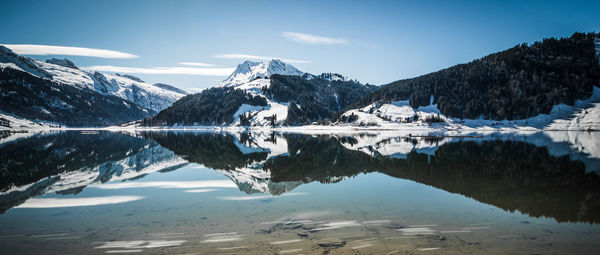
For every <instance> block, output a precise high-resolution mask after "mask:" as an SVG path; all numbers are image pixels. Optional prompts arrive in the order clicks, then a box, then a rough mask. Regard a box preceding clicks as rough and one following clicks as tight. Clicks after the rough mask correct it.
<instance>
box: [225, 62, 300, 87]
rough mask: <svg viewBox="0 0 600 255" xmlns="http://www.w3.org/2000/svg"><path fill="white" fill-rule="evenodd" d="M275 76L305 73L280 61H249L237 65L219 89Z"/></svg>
mask: <svg viewBox="0 0 600 255" xmlns="http://www.w3.org/2000/svg"><path fill="white" fill-rule="evenodd" d="M273 74H282V75H297V76H302V75H303V74H304V72H302V71H300V70H298V69H296V67H294V66H292V65H290V64H287V63H284V62H283V61H281V60H279V59H272V60H270V61H268V62H255V61H250V60H247V61H244V63H241V64H239V65H237V68H236V69H235V71H233V73H232V74H231V75H229V77H227V79H225V80H224V81H222V82H221V83H219V85H218V87H237V86H239V85H243V84H245V83H248V82H251V81H253V80H255V79H257V78H268V77H271V75H273Z"/></svg>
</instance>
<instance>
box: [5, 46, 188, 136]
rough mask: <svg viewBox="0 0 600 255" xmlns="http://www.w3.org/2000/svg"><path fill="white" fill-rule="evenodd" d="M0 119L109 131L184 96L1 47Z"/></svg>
mask: <svg viewBox="0 0 600 255" xmlns="http://www.w3.org/2000/svg"><path fill="white" fill-rule="evenodd" d="M0 85H1V86H0V113H2V112H3V113H5V114H10V115H15V116H18V117H21V118H25V119H30V120H37V121H46V122H53V123H57V124H62V125H67V126H107V125H113V124H117V123H122V122H126V121H133V120H138V119H141V118H144V117H150V116H153V115H154V114H156V113H157V112H159V111H160V110H162V109H164V108H166V107H168V106H170V105H171V104H172V103H173V102H175V101H176V100H177V99H179V98H181V97H183V96H185V95H186V94H187V93H185V91H183V90H180V89H177V88H175V87H173V86H170V85H166V84H155V85H152V84H148V83H146V82H144V81H142V80H141V79H139V78H137V77H134V76H130V75H119V74H117V75H109V74H103V73H100V72H87V71H83V70H80V69H79V68H77V66H75V64H73V62H71V61H69V60H67V59H62V60H61V59H49V60H46V61H41V60H36V59H32V58H28V57H23V56H19V55H17V54H16V53H14V52H12V51H11V50H10V49H8V48H6V47H4V46H0Z"/></svg>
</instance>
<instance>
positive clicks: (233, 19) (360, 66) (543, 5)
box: [0, 0, 600, 92]
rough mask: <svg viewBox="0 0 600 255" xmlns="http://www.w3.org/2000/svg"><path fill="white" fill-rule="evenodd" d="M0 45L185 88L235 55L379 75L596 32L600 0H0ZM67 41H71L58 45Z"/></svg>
mask: <svg viewBox="0 0 600 255" xmlns="http://www.w3.org/2000/svg"><path fill="white" fill-rule="evenodd" d="M0 6H1V8H0V24H1V25H0V35H1V36H0V44H4V45H9V46H10V47H9V48H11V49H13V50H15V51H18V52H21V54H25V55H27V56H30V57H33V58H38V59H47V58H53V57H56V58H68V59H70V60H71V61H73V62H74V63H75V64H76V65H77V66H79V67H80V68H85V69H86V70H101V71H105V72H109V73H112V72H120V73H128V74H131V75H134V76H138V77H140V78H142V79H143V80H145V81H147V82H150V83H158V82H161V83H167V84H170V85H173V86H176V87H179V88H182V89H185V90H187V91H189V92H197V91H200V90H201V89H203V88H207V87H213V86H216V85H217V84H218V83H219V82H220V81H222V80H224V79H225V78H227V76H228V74H229V73H231V72H232V71H233V69H234V68H235V67H236V65H237V64H239V63H242V62H243V61H245V60H248V59H253V60H265V59H269V58H279V59H282V60H284V61H286V62H288V63H291V64H292V65H294V66H295V67H297V68H298V69H300V70H301V71H304V72H309V73H313V74H320V73H323V72H334V73H340V74H342V75H345V76H348V77H349V78H351V79H357V80H359V81H360V82H362V83H369V84H375V85H382V84H386V83H389V82H392V81H395V80H399V79H405V78H411V77H415V76H419V75H423V74H427V73H430V72H434V71H437V70H440V69H442V68H446V67H450V66H453V65H456V64H459V63H465V62H469V61H471V60H473V59H477V58H480V57H483V56H485V55H487V54H490V53H493V52H497V51H501V50H504V49H507V48H510V47H513V46H515V45H517V44H521V43H524V42H525V43H532V42H535V41H538V40H541V39H543V38H548V37H568V36H570V35H571V34H573V32H576V31H579V32H600V15H598V14H599V13H600V1H523V0H521V1H481V0H479V1H399V0H398V1H350V0H347V1H260V0H256V1H181V0H180V1H111V0H104V1H82V0H79V1H29V0H17V1H12V0H0ZM64 47H78V48H64Z"/></svg>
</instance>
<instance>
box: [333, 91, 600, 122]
mask: <svg viewBox="0 0 600 255" xmlns="http://www.w3.org/2000/svg"><path fill="white" fill-rule="evenodd" d="M351 115H354V116H356V117H354V118H356V120H354V121H352V122H351V123H342V122H339V123H337V125H341V126H363V127H372V128H391V129H437V130H542V129H543V130H600V88H598V87H593V91H592V96H591V97H589V98H588V99H585V100H577V101H575V103H574V104H573V105H565V104H559V105H555V106H553V107H552V110H551V111H550V113H549V114H540V115H537V116H534V117H531V118H527V119H521V120H500V121H497V120H487V119H483V118H480V119H462V120H461V119H458V118H450V117H447V116H444V115H442V114H441V113H440V111H439V109H438V108H437V105H435V104H433V100H432V101H431V104H430V105H427V106H421V107H418V108H416V109H414V108H412V107H411V106H410V105H409V103H408V101H395V102H392V103H386V104H380V103H377V102H376V103H373V104H371V105H368V106H366V107H363V108H360V109H353V110H349V111H347V112H345V113H344V114H342V116H343V117H345V118H350V117H351ZM438 116H439V118H440V119H441V120H442V121H443V122H441V123H427V122H426V121H425V120H426V119H427V118H432V117H438ZM415 117H416V118H415Z"/></svg>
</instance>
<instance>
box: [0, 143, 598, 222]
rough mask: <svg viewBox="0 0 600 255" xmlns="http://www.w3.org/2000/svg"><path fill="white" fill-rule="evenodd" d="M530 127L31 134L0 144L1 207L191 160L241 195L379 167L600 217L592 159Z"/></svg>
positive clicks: (534, 206)
mask: <svg viewBox="0 0 600 255" xmlns="http://www.w3.org/2000/svg"><path fill="white" fill-rule="evenodd" d="M537 136H538V138H535V139H529V140H532V141H535V142H529V141H528V138H525V139H524V138H523V137H522V136H514V137H511V136H500V137H494V136H485V137H483V138H448V137H393V136H388V137H378V136H377V135H375V136H372V135H360V136H340V135H320V136H310V135H300V134H279V133H268V134H265V133H232V134H229V133H192V132H142V133H138V134H137V135H136V136H131V135H128V134H119V133H112V132H101V133H99V134H95V135H84V134H81V133H79V132H60V133H55V134H38V135H34V136H32V137H29V138H23V139H19V140H17V141H11V142H6V143H4V144H2V145H0V166H1V168H0V173H1V176H0V177H1V178H0V191H1V193H0V211H1V212H5V211H6V210H8V209H10V208H12V207H15V206H18V205H20V204H22V203H24V202H25V201H27V200H28V199H31V198H33V197H36V196H39V195H43V194H51V193H56V194H62V195H69V194H77V193H79V192H80V191H81V190H82V189H84V188H85V187H86V186H88V185H98V184H99V186H102V183H106V182H111V181H126V180H132V179H138V178H143V177H144V176H145V175H146V174H148V173H152V172H157V171H163V172H164V171H172V170H175V169H177V168H180V167H182V166H184V165H186V164H187V163H188V162H189V163H197V164H201V165H204V166H206V167H209V168H212V169H215V170H217V171H220V172H221V173H223V174H224V175H226V176H227V177H229V178H230V179H231V180H232V181H233V182H234V183H235V184H236V185H237V187H238V188H239V189H240V190H242V191H244V192H246V193H248V194H253V193H265V192H269V193H271V194H272V195H281V194H285V193H286V192H290V191H292V190H293V189H295V188H296V187H298V186H299V185H301V184H303V183H309V182H313V181H318V182H321V183H335V182H339V181H341V180H343V179H345V178H349V177H353V176H356V175H358V174H360V173H372V172H380V173H384V174H386V175H389V176H392V177H395V178H402V179H408V180H412V181H416V182H419V183H422V184H426V185H430V186H433V187H435V188H439V189H442V190H445V191H447V192H451V193H457V194H461V195H464V196H467V197H470V198H473V199H475V200H477V201H479V202H482V203H486V204H490V205H493V206H496V207H499V208H502V209H504V210H507V211H511V212H514V211H520V212H522V213H525V214H528V215H530V216H533V217H541V216H545V217H551V218H553V219H555V220H556V221H558V222H586V223H595V224H597V223H599V222H600V177H599V176H598V174H597V173H596V171H597V169H589V166H594V165H597V162H598V160H599V159H597V158H593V157H589V158H587V159H586V160H587V161H588V162H587V163H584V162H583V161H581V160H573V159H572V158H579V159H580V158H581V157H583V156H581V155H579V156H578V157H574V156H572V155H571V156H569V155H562V156H561V155H551V153H549V149H548V146H542V145H544V144H543V143H542V145H540V144H539V141H540V138H539V137H540V136H541V137H543V136H544V135H543V134H541V135H540V134H537ZM542 140H543V139H542ZM535 143H538V144H535ZM547 145H549V146H553V145H552V144H551V142H548V143H547ZM575 154H577V153H575ZM590 162H591V163H590ZM586 168H587V169H586ZM126 183H127V182H123V184H126ZM106 185H107V187H106V188H109V187H110V185H115V184H106ZM117 185H119V184H117ZM199 187H200V188H206V186H199Z"/></svg>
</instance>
